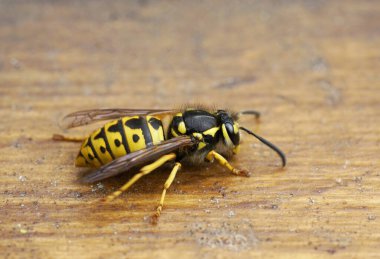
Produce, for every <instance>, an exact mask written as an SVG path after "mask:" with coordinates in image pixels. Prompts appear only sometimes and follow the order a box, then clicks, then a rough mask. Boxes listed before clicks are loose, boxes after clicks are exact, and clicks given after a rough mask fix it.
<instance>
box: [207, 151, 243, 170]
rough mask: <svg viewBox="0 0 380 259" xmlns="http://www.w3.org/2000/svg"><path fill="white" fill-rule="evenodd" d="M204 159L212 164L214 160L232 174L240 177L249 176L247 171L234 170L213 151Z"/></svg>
mask: <svg viewBox="0 0 380 259" xmlns="http://www.w3.org/2000/svg"><path fill="white" fill-rule="evenodd" d="M206 159H207V160H209V161H210V162H213V161H214V159H216V160H217V161H218V162H219V164H221V165H222V166H224V167H227V168H228V170H230V171H231V172H232V173H233V174H236V175H240V176H249V175H250V173H249V172H248V171H247V170H241V169H237V168H234V167H233V166H232V165H231V164H230V163H228V161H227V160H226V159H225V158H224V157H223V156H222V155H221V154H219V153H217V152H215V151H214V150H211V151H210V152H209V153H208V154H207V156H206Z"/></svg>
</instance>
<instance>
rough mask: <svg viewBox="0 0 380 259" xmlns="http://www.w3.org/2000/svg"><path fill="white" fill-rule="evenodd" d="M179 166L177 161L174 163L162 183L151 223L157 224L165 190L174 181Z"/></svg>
mask: <svg viewBox="0 0 380 259" xmlns="http://www.w3.org/2000/svg"><path fill="white" fill-rule="evenodd" d="M180 168H181V164H180V163H178V162H177V163H175V166H174V167H173V169H172V171H171V173H170V175H169V177H168V179H167V180H166V182H165V184H164V190H163V191H162V194H161V200H160V204H159V205H158V207H157V210H156V213H155V214H154V215H153V216H152V223H153V224H157V222H158V218H159V217H160V215H161V211H162V207H163V206H164V200H165V195H166V191H167V189H169V187H170V185H171V184H172V182H173V181H174V178H175V176H176V174H177V172H178V170H179V169H180Z"/></svg>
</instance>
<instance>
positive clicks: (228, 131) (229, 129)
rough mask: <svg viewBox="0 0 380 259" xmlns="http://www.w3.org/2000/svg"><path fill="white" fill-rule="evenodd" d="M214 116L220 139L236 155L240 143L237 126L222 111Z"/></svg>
mask: <svg viewBox="0 0 380 259" xmlns="http://www.w3.org/2000/svg"><path fill="white" fill-rule="evenodd" d="M216 115H217V117H218V120H219V122H220V129H221V132H222V134H221V137H222V139H223V142H224V144H225V145H226V146H227V147H228V148H231V149H233V152H234V153H237V152H238V149H239V143H240V133H239V124H238V123H237V122H236V121H234V119H233V118H232V116H231V115H230V114H229V113H227V112H226V111H224V110H218V111H217V113H216Z"/></svg>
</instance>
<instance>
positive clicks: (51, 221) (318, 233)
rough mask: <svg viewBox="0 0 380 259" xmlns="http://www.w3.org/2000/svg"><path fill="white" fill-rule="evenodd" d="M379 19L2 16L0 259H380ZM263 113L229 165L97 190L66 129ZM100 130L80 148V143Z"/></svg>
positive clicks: (298, 8) (347, 4) (372, 4)
mask: <svg viewBox="0 0 380 259" xmlns="http://www.w3.org/2000/svg"><path fill="white" fill-rule="evenodd" d="M379 14H380V4H379V2H378V1H322V0H316V1H314V0H309V1H306V0H305V1H239V2H235V1H227V0H226V1H147V0H141V1H112V2H108V1H91V2H90V1H88V2H84V1H80V2H77V1H38V2H37V1H5V0H2V1H0V107H1V110H0V118H1V119H0V133H1V138H0V154H1V155H0V195H1V213H0V227H1V235H2V237H1V242H0V248H1V249H0V253H1V254H2V256H1V257H3V256H5V257H6V258H13V257H21V258H32V257H33V258H38V257H40V258H42V257H43V258H65V257H66V258H67V257H73V258H78V257H81V258H109V257H113V258H120V257H129V258H132V257H134V258H136V257H149V258H156V257H158V258H160V257H163V258H164V257H174V256H177V257H179V256H181V258H183V257H188V258H191V257H195V256H197V257H200V258H208V257H219V258H225V257H230V256H233V257H237V256H241V257H245V258H247V257H248V256H252V255H256V256H265V257H275V258H278V256H282V257H299V258H301V257H305V256H310V257H318V258H320V257H321V256H323V257H330V256H331V257H332V256H334V257H344V258H347V256H349V257H353V258H355V257H356V258H358V257H361V258H364V257H370V256H376V255H378V254H379V252H380V234H379V233H380V224H379V222H380V196H379V195H380V171H379V168H380V163H379V153H380V147H379V146H380V128H379V126H380V73H379V72H380V53H379V46H380V30H379V21H380V15H379ZM188 102H197V103H212V104H215V105H217V106H219V107H227V108H231V109H235V110H240V109H247V108H253V109H257V110H260V111H261V112H262V114H263V116H262V120H261V123H260V124H257V123H256V122H255V120H254V119H252V118H248V117H247V118H244V120H243V121H242V124H244V125H245V126H246V127H249V128H251V129H253V130H255V131H256V132H257V133H259V134H261V135H263V136H265V137H267V138H268V139H270V140H271V141H273V142H274V143H276V144H277V145H278V146H280V147H281V148H282V149H283V150H284V151H285V152H286V153H287V155H288V160H289V164H288V166H287V168H286V170H281V169H279V167H278V165H279V159H278V158H277V157H276V156H275V155H274V154H273V153H272V152H270V151H269V150H268V149H267V148H266V147H264V146H262V145H261V144H259V143H258V142H257V141H256V140H255V139H253V138H247V137H246V138H245V143H244V145H243V148H242V152H241V155H240V156H239V157H237V158H236V159H234V161H232V162H233V164H234V165H237V166H239V167H242V168H247V169H249V170H251V171H252V172H254V173H253V175H252V177H250V178H248V179H247V178H241V177H235V176H233V175H231V174H229V173H228V172H226V171H225V170H224V169H222V168H220V167H218V166H216V165H210V166H207V167H206V168H203V169H202V170H200V169H196V168H187V167H184V168H183V170H182V171H181V173H180V174H179V175H178V177H177V178H176V181H175V183H174V184H173V186H172V188H171V189H170V190H169V193H168V196H167V199H166V205H167V206H166V207H165V209H164V213H163V215H162V217H161V220H160V223H159V225H158V226H152V225H150V224H149V220H148V219H149V216H150V215H151V214H152V212H153V210H154V208H155V206H156V205H157V202H158V200H159V197H160V193H161V190H162V186H163V183H164V181H165V178H166V176H167V175H168V171H167V170H161V171H158V172H157V173H155V174H152V175H150V176H147V177H145V178H144V179H143V180H141V181H140V182H139V183H138V184H136V185H135V186H134V187H133V188H132V189H131V190H130V191H129V192H128V193H126V194H125V195H123V197H122V198H120V199H118V200H116V201H114V202H113V203H112V204H100V203H98V199H99V198H101V197H104V196H105V195H106V194H108V193H110V192H111V191H112V190H114V189H115V188H117V187H118V186H120V185H121V184H122V182H124V181H126V180H127V179H128V178H129V177H130V175H125V176H122V177H119V178H115V179H111V180H109V181H103V182H102V183H101V184H98V185H93V186H88V185H81V184H79V183H78V182H77V180H78V178H79V170H78V169H76V168H74V167H73V161H74V158H75V156H76V154H77V152H78V148H79V147H78V144H74V143H56V142H53V141H52V140H51V139H50V137H51V135H52V134H53V133H62V131H61V129H59V127H58V126H57V121H58V119H59V118H60V117H62V116H63V115H64V114H66V113H68V112H71V111H76V110H81V109H87V108H95V107H98V108H100V107H103V108H104V107H128V108H139V107H143V108H147V107H148V108H167V107H176V106H178V105H181V104H183V103H188ZM91 130H92V128H91V127H89V128H82V129H79V130H77V131H73V132H72V134H73V135H81V134H85V133H88V132H90V131H91Z"/></svg>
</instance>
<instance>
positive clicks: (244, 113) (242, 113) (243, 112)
mask: <svg viewBox="0 0 380 259" xmlns="http://www.w3.org/2000/svg"><path fill="white" fill-rule="evenodd" d="M239 115H255V117H256V119H259V118H260V115H261V114H260V112H258V111H254V110H246V111H241V112H239Z"/></svg>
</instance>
